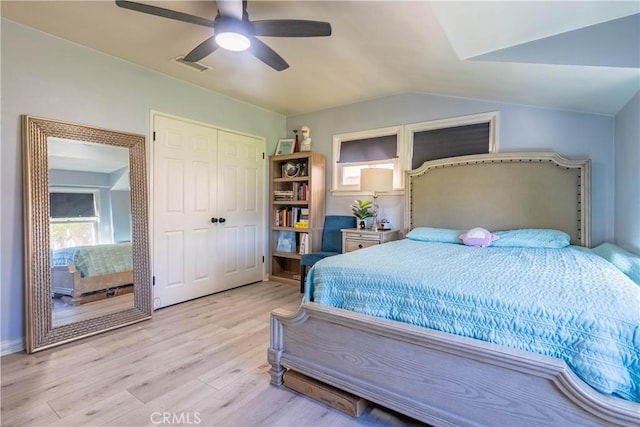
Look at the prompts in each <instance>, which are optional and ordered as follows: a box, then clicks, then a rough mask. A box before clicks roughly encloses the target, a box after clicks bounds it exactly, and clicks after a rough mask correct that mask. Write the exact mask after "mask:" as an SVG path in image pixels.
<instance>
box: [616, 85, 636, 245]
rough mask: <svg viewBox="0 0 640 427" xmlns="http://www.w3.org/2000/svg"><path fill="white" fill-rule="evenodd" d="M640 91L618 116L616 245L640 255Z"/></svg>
mask: <svg viewBox="0 0 640 427" xmlns="http://www.w3.org/2000/svg"><path fill="white" fill-rule="evenodd" d="M638 165H640V91H638V92H636V94H635V96H634V97H633V98H631V100H630V101H629V102H628V103H627V105H625V107H624V108H622V110H620V112H618V114H617V115H616V117H615V238H614V240H613V241H614V243H616V244H617V245H619V246H621V247H623V248H625V249H627V250H629V251H631V252H635V253H637V254H640V168H639V167H638Z"/></svg>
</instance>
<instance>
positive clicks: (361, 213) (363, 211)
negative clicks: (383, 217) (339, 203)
mask: <svg viewBox="0 0 640 427" xmlns="http://www.w3.org/2000/svg"><path fill="white" fill-rule="evenodd" d="M372 207H373V202H372V201H371V200H354V203H353V205H351V212H353V215H354V216H355V217H356V218H358V220H359V226H360V229H361V230H364V229H365V228H366V227H367V226H366V223H365V219H367V218H371V217H372V216H373V212H372V211H371V208H372Z"/></svg>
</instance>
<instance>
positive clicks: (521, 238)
mask: <svg viewBox="0 0 640 427" xmlns="http://www.w3.org/2000/svg"><path fill="white" fill-rule="evenodd" d="M494 234H495V235H496V236H498V237H499V238H498V239H497V240H495V241H494V242H493V243H492V244H491V246H498V247H503V248H564V247H566V246H569V244H570V243H571V237H570V236H569V235H568V234H567V233H565V232H564V231H559V230H551V229H546V228H524V229H520V230H508V231H496V232H494Z"/></svg>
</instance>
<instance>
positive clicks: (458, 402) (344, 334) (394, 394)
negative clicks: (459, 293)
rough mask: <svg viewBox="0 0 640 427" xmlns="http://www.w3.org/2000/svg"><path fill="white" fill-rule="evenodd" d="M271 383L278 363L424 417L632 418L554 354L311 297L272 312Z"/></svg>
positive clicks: (469, 421) (625, 421)
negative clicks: (294, 309) (322, 302)
mask: <svg viewBox="0 0 640 427" xmlns="http://www.w3.org/2000/svg"><path fill="white" fill-rule="evenodd" d="M268 360H269V363H270V364H271V370H270V374H271V382H272V384H274V385H278V386H279V385H281V384H282V378H283V373H284V372H285V371H286V369H292V370H295V371H298V372H301V373H303V374H305V375H308V376H309V377H312V378H315V379H317V380H320V381H323V382H325V383H327V384H330V385H332V386H335V387H338V388H340V389H343V390H345V391H348V392H350V393H353V394H355V395H357V396H360V397H363V398H365V399H367V400H369V401H372V402H375V403H378V404H380V405H382V406H385V407H387V408H390V409H392V410H395V411H398V412H400V413H403V414H405V415H408V416H410V417H413V418H415V419H418V420H421V421H424V422H426V423H429V424H432V425H436V426H440V425H457V426H460V425H478V426H480V425H482V426H490V425H496V426H504V425H532V424H533V425H578V424H579V425H603V424H606V425H627V426H628V425H640V420H639V418H638V417H639V414H640V404H636V403H633V402H628V401H624V400H622V399H617V398H614V397H609V396H604V395H602V394H600V393H598V392H596V391H595V390H593V389H592V388H591V387H589V386H588V385H587V384H586V383H584V382H583V381H582V380H580V379H579V378H578V377H577V376H576V375H575V374H573V372H571V370H570V369H569V368H568V366H567V365H566V363H565V362H564V361H562V360H559V359H555V358H551V357H546V356H541V355H536V354H532V353H528V352H524V351H519V350H513V349H509V348H505V347H502V346H498V345H495V344H491V343H485V342H482V341H477V340H474V339H469V338H464V337H459V336H456V335H451V334H446V333H441V332H438V331H434V330H430V329H424V328H419V327H415V326H412V325H406V324H402V323H399V322H393V321H389V320H385V319H378V318H373V317H370V316H365V315H362V314H358V313H353V312H350V311H346V310H341V309H336V308H332V307H326V306H322V305H319V304H315V303H307V304H303V305H302V306H301V307H300V308H299V309H298V311H297V312H296V313H289V312H283V311H277V310H276V311H274V312H272V314H271V346H270V348H269V350H268Z"/></svg>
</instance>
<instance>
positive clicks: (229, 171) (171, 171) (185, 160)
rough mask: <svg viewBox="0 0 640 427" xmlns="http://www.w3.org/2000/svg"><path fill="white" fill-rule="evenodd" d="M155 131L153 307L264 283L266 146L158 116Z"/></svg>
mask: <svg viewBox="0 0 640 427" xmlns="http://www.w3.org/2000/svg"><path fill="white" fill-rule="evenodd" d="M154 131H155V141H154V143H153V144H154V146H153V171H154V172H153V175H154V179H153V195H154V200H153V203H154V208H153V215H154V221H153V275H154V277H155V286H154V307H155V308H160V307H165V306H168V305H172V304H176V303H179V302H182V301H187V300H190V299H193V298H197V297H200V296H204V295H208V294H211V293H214V292H219V291H222V290H225V289H229V288H232V287H235V286H240V285H244V284H247V283H252V282H255V281H259V280H262V277H263V263H262V255H263V248H264V241H263V239H264V237H263V235H264V231H263V222H264V206H263V205H264V203H263V199H262V198H263V197H264V173H263V172H264V160H263V159H262V149H263V145H264V141H263V140H260V139H258V138H251V137H246V136H243V135H238V134H233V133H229V132H223V131H219V130H217V129H215V128H212V127H208V126H204V125H198V124H194V123H191V122H185V121H181V120H179V119H174V118H169V117H165V116H161V115H155V116H154ZM212 219H213V221H215V222H212Z"/></svg>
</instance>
